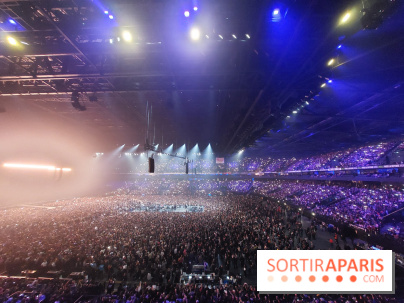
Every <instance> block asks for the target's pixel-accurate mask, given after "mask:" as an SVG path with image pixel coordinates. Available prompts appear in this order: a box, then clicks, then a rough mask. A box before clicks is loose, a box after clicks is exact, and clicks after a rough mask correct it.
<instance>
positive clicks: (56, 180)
mask: <svg viewBox="0 0 404 303" xmlns="http://www.w3.org/2000/svg"><path fill="white" fill-rule="evenodd" d="M66 106H67V107H66V108H67V109H68V110H71V109H70V104H68V103H67V104H66ZM0 107H2V108H4V109H5V111H3V112H2V113H1V114H0V129H1V131H0V144H1V145H0V146H1V148H0V208H2V207H10V206H13V205H21V204H27V203H35V202H38V201H48V200H49V201H51V200H57V199H63V198H71V197H75V196H79V195H83V194H88V193H91V192H94V191H95V190H98V189H99V188H100V186H101V185H102V184H104V180H103V178H102V177H101V172H100V171H99V169H97V166H96V165H95V159H94V158H93V157H92V154H93V153H94V152H95V151H96V150H97V148H98V147H99V146H100V143H102V142H101V141H105V140H108V138H105V136H103V134H100V133H99V132H97V130H96V129H94V128H92V127H88V126H87V125H85V124H84V123H80V122H77V120H76V119H74V118H75V117H74V116H72V117H65V116H62V115H58V114H56V113H55V112H53V111H48V110H47V109H46V108H45V109H44V108H42V107H38V106H36V105H35V104H32V103H30V102H29V101H27V100H21V99H19V98H18V97H15V98H13V99H12V100H7V102H4V101H3V100H2V102H1V103H0ZM73 110H74V109H73ZM78 114H80V113H78V112H77V113H75V112H73V115H78ZM4 163H23V164H41V165H52V166H56V167H67V168H71V169H72V171H71V172H63V173H61V172H54V171H41V170H24V169H13V168H5V167H3V164H4Z"/></svg>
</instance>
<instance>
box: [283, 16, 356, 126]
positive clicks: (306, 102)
mask: <svg viewBox="0 0 404 303" xmlns="http://www.w3.org/2000/svg"><path fill="white" fill-rule="evenodd" d="M350 18H351V12H346V13H345V14H344V15H343V16H342V17H341V18H340V21H339V23H338V26H341V25H345V24H346V23H347V22H348V21H349V20H350ZM341 48H342V44H339V45H338V46H337V50H340V49H341ZM337 63H338V61H337V58H331V59H329V60H328V61H327V64H326V65H327V66H328V67H329V68H335V67H336V65H337ZM324 79H325V82H324V83H322V84H321V85H320V89H321V88H325V87H326V86H327V85H330V84H332V82H333V81H332V80H331V79H329V78H324ZM319 94H320V93H318V94H317V95H315V96H313V97H312V98H310V96H305V99H303V100H302V101H303V104H302V105H299V106H298V107H297V108H296V109H294V110H293V111H292V114H293V115H296V114H298V113H299V111H300V110H301V109H303V108H304V107H305V106H308V105H310V102H309V101H314V100H315V99H314V98H315V97H318V96H319ZM286 118H287V119H290V118H291V115H288V116H286Z"/></svg>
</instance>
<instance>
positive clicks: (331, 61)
mask: <svg viewBox="0 0 404 303" xmlns="http://www.w3.org/2000/svg"><path fill="white" fill-rule="evenodd" d="M334 62H335V59H334V58H332V59H331V60H330V61H328V63H327V65H328V66H331V65H333V64H334Z"/></svg>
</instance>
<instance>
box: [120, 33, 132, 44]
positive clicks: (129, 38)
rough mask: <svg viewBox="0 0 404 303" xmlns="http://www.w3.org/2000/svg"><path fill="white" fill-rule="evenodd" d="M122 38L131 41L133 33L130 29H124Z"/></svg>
mask: <svg viewBox="0 0 404 303" xmlns="http://www.w3.org/2000/svg"><path fill="white" fill-rule="evenodd" d="M122 38H123V40H124V41H126V42H131V41H132V34H131V33H130V31H123V32H122Z"/></svg>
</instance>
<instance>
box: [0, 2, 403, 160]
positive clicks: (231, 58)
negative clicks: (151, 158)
mask: <svg viewBox="0 0 404 303" xmlns="http://www.w3.org/2000/svg"><path fill="white" fill-rule="evenodd" d="M195 8H196V9H195ZM185 11H188V12H189V17H186V16H185V15H184V12H185ZM364 12H366V14H365V15H366V17H364ZM347 13H350V15H349V16H348V17H347V20H345V22H342V21H341V20H342V19H343V18H344V17H345V16H347ZM403 17H404V9H403V4H402V3H401V1H398V0H396V1H394V0H368V1H367V0H364V1H341V0H333V1H320V0H312V1H306V0H281V1H262V0H232V1H229V0H205V1H199V2H198V1H196V0H194V1H192V0H187V1H182V0H174V1H164V0H148V1H143V0H132V1H129V0H118V1H111V0H110V1H107V0H105V1H98V0H97V1H95V0H94V1H89V0H47V1H28V0H23V1H0V22H1V23H0V28H1V32H0V47H1V54H0V94H1V97H0V118H1V117H3V118H4V119H3V120H6V118H10V119H11V118H14V117H18V113H20V112H21V109H22V108H23V109H24V111H29V112H30V113H32V115H35V116H36V117H38V118H40V117H42V116H45V115H47V116H49V115H50V116H52V117H54V118H56V119H58V120H60V121H65V123H66V124H70V125H79V126H80V127H84V128H85V129H86V130H87V129H91V130H92V131H94V136H95V137H96V138H99V140H98V141H103V143H104V145H105V147H106V148H107V147H108V146H115V145H121V144H123V143H126V144H137V143H143V142H144V141H145V137H146V133H147V129H149V131H148V134H149V139H150V140H151V141H154V142H155V143H160V144H162V145H163V146H167V145H169V144H171V143H174V144H175V145H177V146H179V145H182V144H184V143H186V144H187V146H193V145H194V144H196V143H199V145H200V146H201V147H202V148H203V146H206V145H207V144H208V143H211V145H212V147H213V149H214V151H216V152H217V153H221V154H231V153H234V152H236V151H238V150H240V149H242V148H246V147H250V148H252V149H253V150H257V151H261V152H262V151H263V152H265V153H279V154H286V153H288V154H296V153H297V152H299V153H306V152H311V153H313V152H325V151H329V150H332V149H339V148H343V147H345V146H351V145H355V144H361V143H364V142H369V141H374V140H380V139H388V138H392V137H398V136H401V135H402V134H403V133H404V118H403V117H402V113H403V112H404V87H403V85H402V84H403V82H404V78H403V74H404V73H403V72H404V56H403V55H402V53H403V50H404V18H403ZM348 19H349V20H348ZM364 28H366V29H364ZM195 29H197V30H198V31H199V32H195ZM191 32H192V33H193V34H194V38H198V37H196V36H198V34H199V40H192V39H191V37H190V33H191ZM195 35H196V36H195ZM331 59H334V61H332V63H330V60H331ZM324 84H325V85H324ZM147 113H149V114H147ZM0 120H1V119H0ZM50 127H51V126H50ZM97 136H99V137H97ZM160 146H161V145H160Z"/></svg>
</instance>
